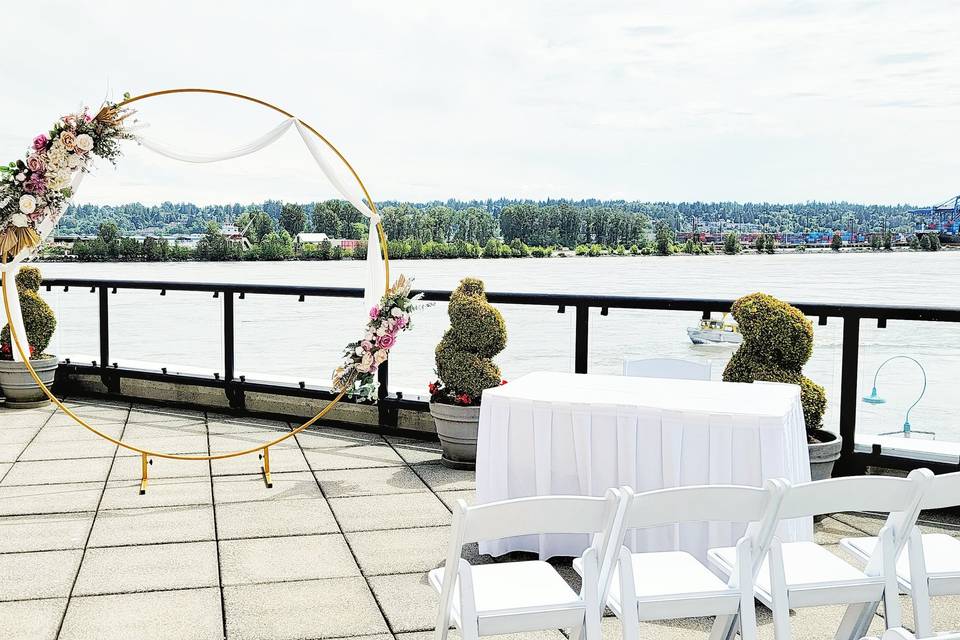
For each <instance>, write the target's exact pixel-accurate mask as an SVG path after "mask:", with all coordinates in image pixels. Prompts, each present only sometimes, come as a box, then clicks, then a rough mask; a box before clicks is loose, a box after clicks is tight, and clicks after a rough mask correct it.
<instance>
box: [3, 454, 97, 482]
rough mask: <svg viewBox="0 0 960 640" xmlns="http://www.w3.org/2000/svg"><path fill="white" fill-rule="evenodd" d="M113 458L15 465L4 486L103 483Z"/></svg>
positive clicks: (45, 461) (31, 462)
mask: <svg viewBox="0 0 960 640" xmlns="http://www.w3.org/2000/svg"><path fill="white" fill-rule="evenodd" d="M112 462H113V458H82V459H78V460H43V461H39V462H37V461H30V462H17V463H14V465H13V468H12V469H10V471H9V472H7V475H6V476H5V477H4V479H3V482H2V484H3V486H7V487H10V486H14V485H28V484H66V483H75V482H97V481H100V482H102V481H103V480H106V478H107V473H109V471H110V465H111V463H112Z"/></svg>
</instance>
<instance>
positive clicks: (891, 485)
mask: <svg viewBox="0 0 960 640" xmlns="http://www.w3.org/2000/svg"><path fill="white" fill-rule="evenodd" d="M919 489H920V488H919V487H918V483H917V482H916V480H915V478H914V477H913V475H912V474H911V477H910V478H893V477H888V476H851V477H846V478H830V479H828V480H817V481H815V482H805V483H803V484H795V485H792V486H791V487H790V490H789V491H788V492H787V495H786V496H784V498H783V504H782V505H781V506H780V518H781V519H784V520H788V519H790V518H802V517H806V516H815V515H820V514H822V513H839V512H845V511H881V512H883V513H892V512H902V511H907V510H909V509H910V508H911V506H912V505H913V506H916V504H918V502H919V499H920V493H919Z"/></svg>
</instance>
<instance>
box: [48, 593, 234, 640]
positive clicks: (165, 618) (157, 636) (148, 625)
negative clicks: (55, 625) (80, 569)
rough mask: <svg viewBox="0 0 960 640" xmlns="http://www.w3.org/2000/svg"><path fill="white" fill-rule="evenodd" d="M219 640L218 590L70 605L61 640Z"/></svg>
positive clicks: (90, 599)
mask: <svg viewBox="0 0 960 640" xmlns="http://www.w3.org/2000/svg"><path fill="white" fill-rule="evenodd" d="M134 638H136V640H171V639H172V638H176V640H222V639H223V613H222V609H221V605H220V590H219V589H189V590H185V591H156V592H152V593H124V594H119V595H109V596H84V597H81V598H73V599H71V600H70V606H69V607H68V608H67V615H66V617H65V619H64V621H63V629H62V630H61V631H60V640H94V639H95V640H133V639H134Z"/></svg>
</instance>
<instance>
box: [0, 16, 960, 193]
mask: <svg viewBox="0 0 960 640" xmlns="http://www.w3.org/2000/svg"><path fill="white" fill-rule="evenodd" d="M958 27H960V12H957V11H956V9H955V6H954V5H953V4H952V3H951V2H949V1H947V0H945V1H941V2H931V3H925V4H924V5H923V7H922V9H921V8H918V7H916V6H915V5H912V4H911V3H900V2H879V1H878V2H854V3H837V2H814V1H809V2H789V3H770V2H764V1H756V2H745V1H743V2H733V3H713V2H706V1H703V2H699V3H693V2H687V3H675V2H665V1H664V2H652V3H642V4H641V3H635V2H628V1H623V2H613V1H604V2H591V3H582V2H546V1H544V2H523V3H507V2H474V3H470V4H466V3H449V2H439V1H437V2H433V1H431V2H427V1H423V2H407V3H396V2H369V3H367V2H365V3H337V2H307V1H303V2H274V3H264V2H261V1H259V0H257V1H253V0H244V1H236V2H232V3H230V4H226V3H213V2H209V3H201V2H186V1H183V0H172V1H164V2H158V1H155V0H149V1H147V2H137V3H127V4H126V5H123V7H118V6H117V5H116V3H108V2H105V1H103V0H100V1H99V2H88V3H85V4H82V5H81V4H78V3H76V2H41V1H37V2H32V3H17V4H16V5H11V6H7V7H5V8H4V20H3V22H2V23H0V41H2V42H4V45H5V46H4V48H5V52H6V56H5V63H4V65H3V67H2V71H0V79H2V82H3V86H4V92H3V94H2V95H0V116H2V117H0V154H2V157H3V158H5V159H6V158H10V159H12V158H15V157H18V156H19V155H20V154H21V153H22V151H23V149H24V147H25V145H26V143H27V141H29V139H30V138H31V137H32V135H33V134H34V133H35V132H36V131H40V130H43V129H44V128H45V127H46V126H48V125H49V123H50V122H51V121H52V120H53V119H54V118H55V117H56V116H57V115H59V114H60V113H63V112H66V111H68V110H71V109H73V108H75V107H76V106H77V105H78V103H80V102H86V103H89V104H96V103H98V102H99V101H100V100H101V99H102V98H103V97H104V95H111V96H112V97H114V98H116V97H117V96H119V94H121V93H122V92H123V91H131V92H133V93H138V92H144V91H151V90H155V89H160V88H167V87H181V86H209V87H220V88H226V89H230V90H234V91H239V92H243V93H249V94H252V95H255V96H258V97H262V98H264V99H266V100H269V101H272V102H276V103H278V104H279V105H281V106H282V107H284V108H286V109H288V110H290V111H292V112H294V113H296V114H297V115H298V116H300V117H302V118H303V119H304V120H306V121H308V122H311V123H312V124H314V125H315V126H316V127H317V128H318V129H320V130H321V131H323V132H324V133H326V134H328V135H329V137H330V138H331V139H332V140H333V141H334V142H335V143H336V144H337V145H338V146H340V147H341V148H342V150H343V151H344V152H345V153H346V155H347V157H348V158H350V160H351V161H352V162H353V163H354V164H355V165H356V167H357V168H358V170H359V171H360V172H361V175H362V176H363V177H364V179H365V181H366V182H367V183H368V186H369V187H370V189H371V192H372V193H373V195H374V197H376V198H381V199H395V198H396V199H415V200H424V199H431V198H447V197H462V198H469V197H481V198H485V197H498V196H519V197H535V198H546V197H601V198H607V197H625V198H636V199H650V200H692V199H710V200H714V199H736V200H779V201H789V200H808V199H850V200H858V201H869V202H903V201H912V202H933V201H938V200H939V199H942V198H943V197H946V196H947V195H949V194H951V193H954V192H956V190H957V189H958V187H960V185H958V183H957V178H956V176H958V175H960V158H958V157H957V156H956V154H953V153H951V149H952V147H951V145H950V144H949V143H948V141H949V140H952V139H953V138H954V137H955V136H956V135H957V133H958V132H960V126H958V123H957V119H958V118H957V106H958V105H960V85H958V84H957V83H956V82H954V81H953V80H952V76H953V74H954V71H955V69H956V68H958V67H960V48H958V47H955V46H952V45H951V44H950V43H951V42H952V40H953V36H954V34H955V33H956V32H957V28H958ZM140 116H141V117H142V118H144V119H147V120H149V121H150V122H151V124H152V126H151V130H150V135H151V136H152V137H154V138H157V139H162V140H164V141H165V142H167V143H169V144H171V145H174V146H178V147H182V148H185V149H201V150H202V149H204V148H212V149H226V148H231V147H234V146H236V145H238V144H240V143H242V142H245V141H247V140H250V139H252V138H255V137H256V136H257V135H259V134H260V133H262V132H264V131H266V130H267V129H269V128H270V127H271V126H273V124H275V123H276V122H277V121H278V120H277V118H278V116H276V115H275V114H270V113H268V112H266V111H264V110H258V109H256V108H252V107H250V106H249V105H243V104H233V103H229V102H227V101H224V100H222V99H210V98H198V97H185V98H168V99H158V100H156V101H151V102H144V103H143V106H142V109H141V112H140ZM289 136H290V137H289V139H285V140H284V141H283V142H282V143H280V144H278V145H277V146H276V147H273V148H271V149H269V150H267V151H264V152H263V153H262V154H260V155H257V156H255V157H252V158H245V159H243V160H237V161H234V162H230V163H224V164H219V165H212V166H205V167H197V166H192V165H190V166H187V165H184V166H180V165H177V164H176V163H172V162H171V161H168V160H165V159H162V158H159V157H155V156H153V155H152V154H149V153H148V152H146V151H145V150H143V149H135V148H134V149H131V150H130V152H129V153H128V156H127V157H126V158H125V159H124V160H123V161H122V163H121V165H120V166H119V167H118V168H117V169H116V170H113V169H111V168H109V167H103V168H101V169H100V171H99V172H98V174H97V175H96V176H95V177H92V178H91V179H89V180H87V181H86V182H85V183H84V186H83V190H82V192H81V194H80V196H81V199H82V200H87V201H97V202H121V201H129V200H140V201H143V202H156V201H161V200H174V201H176V200H193V201H197V202H233V201H240V202H245V201H252V200H260V199H264V198H270V197H279V198H289V199H298V200H306V199H314V198H321V197H327V196H330V195H332V190H331V189H330V188H329V187H328V186H327V185H326V184H325V183H324V181H323V179H322V177H321V176H319V174H318V173H317V172H316V171H315V170H314V169H312V166H311V163H310V160H309V158H308V156H307V155H306V153H305V152H304V151H303V150H302V149H301V148H299V146H298V143H297V141H296V139H295V137H294V134H292V133H291V134H289Z"/></svg>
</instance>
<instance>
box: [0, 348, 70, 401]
mask: <svg viewBox="0 0 960 640" xmlns="http://www.w3.org/2000/svg"><path fill="white" fill-rule="evenodd" d="M30 364H32V365H33V368H34V370H35V371H36V372H37V375H38V376H40V379H41V380H43V383H44V384H45V385H47V386H48V387H49V386H50V385H52V384H53V379H54V377H56V375H57V366H59V364H60V361H59V360H58V359H57V358H56V356H41V357H40V358H37V359H36V360H31V361H30ZM0 387H2V388H3V395H4V396H6V402H4V404H5V405H6V406H7V407H10V408H11V409H32V408H34V407H42V406H44V405H45V404H47V403H48V402H50V401H49V400H48V399H47V396H46V395H45V394H44V393H43V390H42V389H40V387H38V386H37V383H36V382H34V381H33V378H32V377H31V376H30V372H29V371H27V367H26V365H24V364H23V363H22V362H14V361H13V360H0Z"/></svg>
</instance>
